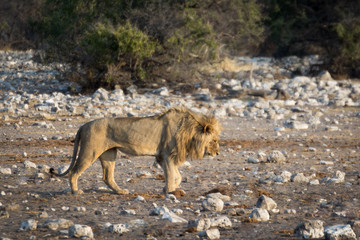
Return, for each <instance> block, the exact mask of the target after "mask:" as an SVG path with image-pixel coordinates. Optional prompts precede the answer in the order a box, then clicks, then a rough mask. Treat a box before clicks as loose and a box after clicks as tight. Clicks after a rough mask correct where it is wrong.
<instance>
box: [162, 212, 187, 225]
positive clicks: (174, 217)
mask: <svg viewBox="0 0 360 240" xmlns="http://www.w3.org/2000/svg"><path fill="white" fill-rule="evenodd" d="M161 219H165V220H169V221H170V222H172V223H187V222H188V221H187V220H186V219H184V218H182V217H179V216H178V215H176V214H175V213H173V212H170V211H169V212H165V213H164V214H163V215H162V217H161Z"/></svg>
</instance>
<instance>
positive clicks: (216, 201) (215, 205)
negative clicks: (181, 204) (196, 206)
mask: <svg viewBox="0 0 360 240" xmlns="http://www.w3.org/2000/svg"><path fill="white" fill-rule="evenodd" d="M202 207H203V209H204V210H207V211H212V212H221V211H222V210H223V208H224V201H223V200H221V199H220V198H206V199H205V200H204V201H203V202H202Z"/></svg>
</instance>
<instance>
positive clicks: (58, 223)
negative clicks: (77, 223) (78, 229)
mask: <svg viewBox="0 0 360 240" xmlns="http://www.w3.org/2000/svg"><path fill="white" fill-rule="evenodd" d="M72 225H74V222H73V221H71V220H67V219H63V218H60V219H52V220H47V221H45V223H44V226H45V227H47V228H49V229H51V230H54V231H55V230H57V229H65V228H69V227H71V226H72Z"/></svg>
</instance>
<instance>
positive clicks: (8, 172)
mask: <svg viewBox="0 0 360 240" xmlns="http://www.w3.org/2000/svg"><path fill="white" fill-rule="evenodd" d="M0 174H5V175H11V168H0Z"/></svg>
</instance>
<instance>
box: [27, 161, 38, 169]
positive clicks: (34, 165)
mask: <svg viewBox="0 0 360 240" xmlns="http://www.w3.org/2000/svg"><path fill="white" fill-rule="evenodd" d="M24 167H25V168H37V166H36V164H35V163H33V162H31V161H29V160H25V161H24Z"/></svg>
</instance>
